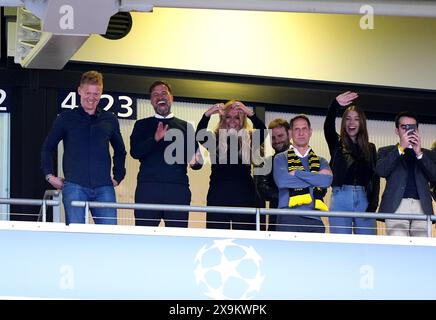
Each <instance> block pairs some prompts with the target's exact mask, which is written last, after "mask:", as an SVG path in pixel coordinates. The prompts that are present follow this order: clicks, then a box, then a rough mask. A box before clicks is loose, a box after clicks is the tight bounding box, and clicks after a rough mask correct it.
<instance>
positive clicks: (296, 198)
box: [288, 148, 329, 211]
mask: <svg viewBox="0 0 436 320" xmlns="http://www.w3.org/2000/svg"><path fill="white" fill-rule="evenodd" d="M319 168H320V161H319V157H318V156H317V155H316V154H315V152H313V150H312V149H310V151H309V170H310V172H314V173H317V172H319ZM293 170H303V171H304V167H303V163H302V162H301V159H300V158H299V157H298V156H297V155H296V154H295V151H294V148H289V150H288V172H290V171H293ZM313 197H314V198H315V209H317V210H321V211H328V210H329V208H328V207H327V205H326V204H325V203H324V201H323V200H322V190H321V188H320V187H314V188H313ZM310 203H312V197H311V196H310V190H309V188H308V187H307V188H289V207H291V208H292V207H296V206H300V205H302V204H310Z"/></svg>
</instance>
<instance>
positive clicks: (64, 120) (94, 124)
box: [41, 107, 126, 188]
mask: <svg viewBox="0 0 436 320" xmlns="http://www.w3.org/2000/svg"><path fill="white" fill-rule="evenodd" d="M61 140H63V143H64V154H63V160H62V161H63V162H62V165H63V171H64V175H65V180H66V181H68V182H73V183H77V184H79V185H81V186H82V187H87V188H96V187H101V186H108V185H112V180H111V158H110V153H109V143H110V144H111V145H112V147H113V149H114V156H113V162H114V166H113V178H114V179H115V180H116V181H117V182H118V183H119V182H121V180H123V179H124V176H125V175H126V168H125V161H126V149H125V147H124V142H123V138H122V137H121V133H120V126H119V123H118V120H117V118H116V116H115V115H114V114H113V113H111V112H107V111H102V110H100V109H97V111H96V113H95V115H92V116H91V115H89V114H88V113H86V112H85V110H83V108H82V107H79V108H76V109H73V110H68V111H64V112H62V113H61V114H60V115H59V116H58V117H57V119H56V120H55V122H54V124H53V127H52V129H51V130H50V132H49V134H48V136H47V138H46V139H45V141H44V144H43V146H42V151H41V166H42V171H43V173H44V175H47V174H53V173H54V171H53V159H52V155H53V152H54V151H56V150H57V146H58V144H59V142H60V141H61Z"/></svg>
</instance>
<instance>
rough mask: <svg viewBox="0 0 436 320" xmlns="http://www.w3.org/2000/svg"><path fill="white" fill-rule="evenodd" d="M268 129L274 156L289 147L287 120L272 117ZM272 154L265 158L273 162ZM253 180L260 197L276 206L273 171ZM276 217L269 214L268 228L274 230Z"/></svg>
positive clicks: (276, 197) (256, 176) (277, 193)
mask: <svg viewBox="0 0 436 320" xmlns="http://www.w3.org/2000/svg"><path fill="white" fill-rule="evenodd" d="M268 129H269V130H271V146H272V147H273V149H274V152H275V154H274V156H275V155H276V154H279V153H280V152H283V151H285V150H288V149H289V145H290V144H291V142H290V137H289V129H290V126H289V122H288V121H286V120H284V119H280V118H277V119H274V120H272V121H271V122H270V123H269V125H268ZM274 156H272V157H271V158H269V159H267V160H266V161H270V163H271V164H272V163H273V162H274ZM254 181H255V183H256V189H257V192H258V194H259V196H260V197H261V199H263V200H265V201H269V207H270V208H274V209H276V208H278V202H279V189H278V188H277V185H276V183H275V182H274V177H273V171H272V166H271V171H270V172H269V173H268V174H265V175H255V176H254ZM276 220H277V217H276V216H275V215H269V219H268V230H269V231H275V227H276Z"/></svg>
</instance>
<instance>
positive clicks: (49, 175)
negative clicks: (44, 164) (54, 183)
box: [45, 173, 53, 182]
mask: <svg viewBox="0 0 436 320" xmlns="http://www.w3.org/2000/svg"><path fill="white" fill-rule="evenodd" d="M51 177H53V175H52V174H51V173H49V174H46V175H45V180H47V182H49V181H48V180H50V178H51Z"/></svg>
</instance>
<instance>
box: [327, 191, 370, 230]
mask: <svg viewBox="0 0 436 320" xmlns="http://www.w3.org/2000/svg"><path fill="white" fill-rule="evenodd" d="M367 208H368V198H367V196H366V191H365V188H364V187H363V186H349V185H343V186H341V187H333V193H332V202H331V206H330V211H347V212H348V211H350V212H365V211H366V209H367ZM329 224H330V233H345V234H352V233H353V230H354V233H355V234H373V235H375V234H377V229H376V220H375V219H371V218H346V217H329Z"/></svg>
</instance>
